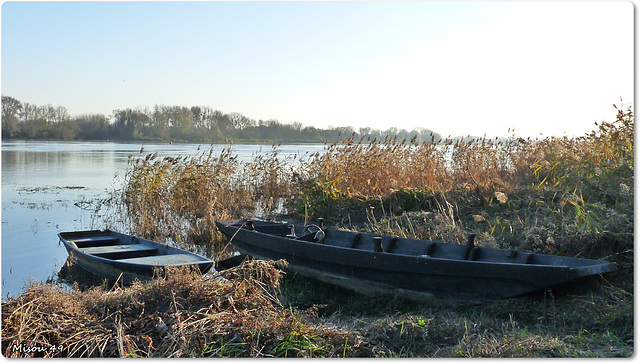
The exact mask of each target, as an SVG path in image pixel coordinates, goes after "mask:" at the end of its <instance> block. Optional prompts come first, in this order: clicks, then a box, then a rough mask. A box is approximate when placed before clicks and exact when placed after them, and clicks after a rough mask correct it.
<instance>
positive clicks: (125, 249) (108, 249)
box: [80, 244, 157, 255]
mask: <svg viewBox="0 0 640 364" xmlns="http://www.w3.org/2000/svg"><path fill="white" fill-rule="evenodd" d="M80 250H82V251H83V252H85V253H87V254H92V255H104V254H113V253H129V252H150V251H155V250H157V249H156V248H153V247H150V246H148V245H144V244H131V245H110V246H96V247H92V248H84V249H80Z"/></svg>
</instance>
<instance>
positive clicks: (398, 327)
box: [2, 108, 634, 357]
mask: <svg viewBox="0 0 640 364" xmlns="http://www.w3.org/2000/svg"><path fill="white" fill-rule="evenodd" d="M633 129H634V118H633V114H632V113H631V111H630V110H626V111H624V110H622V108H620V109H618V111H617V115H616V120H615V121H614V122H612V123H602V124H600V125H599V126H598V128H597V130H595V131H594V132H593V133H591V134H589V135H585V136H584V137H579V138H566V137H563V138H546V139H543V140H536V141H533V140H524V139H521V138H516V137H512V138H510V139H508V140H487V139H476V140H458V141H454V140H443V141H433V142H417V141H416V140H413V141H407V140H402V141H397V140H395V139H389V138H387V139H385V140H382V141H379V140H366V139H362V140H355V139H354V138H353V137H352V138H349V139H346V140H344V141H343V142H340V143H334V144H328V145H327V146H326V148H325V151H324V152H323V153H317V154H314V155H311V156H307V157H305V158H295V159H294V160H283V159H282V158H281V157H280V156H279V155H278V153H277V150H276V149H275V148H274V150H273V151H272V152H271V153H267V154H262V155H256V156H255V157H254V158H253V160H252V161H250V162H241V161H239V160H238V159H237V158H236V157H235V156H233V154H232V152H231V148H230V147H228V148H226V149H224V150H222V151H221V152H214V151H212V150H211V151H209V152H203V153H200V154H198V155H196V156H193V157H183V158H164V159H163V160H156V158H155V156H154V155H150V156H147V157H146V158H145V159H142V160H137V161H132V163H131V168H130V169H129V171H128V172H127V175H126V176H125V181H124V182H125V183H124V188H123V189H122V190H121V191H119V192H118V193H116V194H115V195H114V197H113V199H112V202H113V204H112V208H114V209H116V212H117V213H115V214H114V215H112V216H120V217H123V220H122V221H115V220H112V221H110V222H109V223H110V224H114V225H119V226H123V227H126V228H128V229H129V230H130V231H131V232H133V233H135V234H137V235H141V236H144V237H147V238H151V239H154V240H161V241H166V240H171V241H173V242H174V243H177V244H180V245H182V246H185V247H188V248H193V249H199V250H204V251H205V252H206V253H207V254H208V255H209V256H211V257H215V258H216V259H221V258H224V257H225V255H226V254H227V253H229V252H230V247H229V246H228V244H227V242H226V240H225V239H224V238H223V237H222V235H221V234H219V233H217V232H216V231H215V228H214V224H213V221H214V220H215V219H230V218H236V217H246V216H262V217H267V218H273V217H277V218H284V217H285V216H286V218H289V219H292V220H305V221H306V220H309V219H314V218H317V217H324V218H325V219H326V220H327V222H328V223H330V224H332V225H334V226H338V227H341V228H346V229H357V230H368V231H376V232H378V233H383V234H391V235H396V236H410V237H417V238H421V239H431V240H445V241H450V242H458V243H463V242H464V241H465V236H466V235H467V234H468V233H471V232H473V233H476V234H477V236H478V239H477V241H478V242H479V244H484V245H491V246H499V247H509V248H517V249H521V250H527V251H533V252H543V253H550V254H559V255H571V256H580V257H585V258H595V259H607V260H612V261H615V262H617V263H618V267H619V270H618V271H617V272H615V273H614V274H611V275H607V276H606V277H600V278H597V279H594V280H591V281H588V282H583V283H581V284H578V285H575V286H569V287H556V288H554V289H553V290H548V291H547V292H545V293H544V294H537V295H532V296H525V297H517V298H513V299H509V300H502V301H496V302H491V303H487V304H483V305H479V306H470V307H426V306H424V305H419V304H415V303H411V302H406V301H403V300H401V299H397V298H389V297H384V298H383V297H380V298H363V297H362V296H359V295H357V294H353V293H348V292H343V291H340V290H336V289H335V288H333V287H330V286H326V285H324V284H321V283H318V282H312V281H308V280H306V279H302V278H300V277H297V276H296V275H287V276H285V278H283V279H282V285H281V290H280V291H274V290H273V289H272V288H271V287H278V282H280V281H278V279H277V278H278V277H279V273H278V272H276V271H275V269H274V268H273V266H272V265H271V264H270V263H264V262H252V263H245V265H244V266H242V267H240V268H238V269H237V270H233V271H230V272H227V273H225V275H226V276H227V278H228V280H229V281H228V282H220V281H216V280H211V279H204V280H200V279H196V278H195V277H192V276H188V275H176V276H175V278H169V279H161V280H156V281H153V282H150V283H147V284H137V285H134V286H132V287H128V288H120V287H117V288H114V289H109V288H108V287H106V286H102V287H96V288H92V289H89V290H86V291H81V290H79V289H78V290H71V291H64V290H61V289H60V288H55V287H53V286H50V285H40V284H34V285H31V286H30V287H28V289H27V291H26V293H25V294H23V295H22V296H20V297H18V298H16V299H11V300H9V301H8V302H7V303H3V325H2V335H3V353H4V354H5V355H6V356H28V355H27V354H24V353H17V352H16V351H15V350H13V349H12V345H14V344H19V343H30V344H32V345H62V346H63V347H64V349H63V350H64V351H62V352H56V353H47V355H52V356H53V355H54V354H55V355H56V356H145V357H146V356H190V357H192V356H216V357H222V356H236V357H237V356H300V357H317V356H322V357H338V356H340V357H342V356H346V357H355V356H364V357H375V356H392V357H396V356H409V357H412V356H429V357H591V356H594V357H615V356H624V357H628V356H630V355H632V354H633V345H634V339H633V334H634V333H633V277H634V276H633V251H634V247H633V242H634V239H633V238H634V229H633V221H634V205H633V194H634V191H633V177H634V164H633V148H634V147H633V137H634V133H633ZM252 264H253V265H252ZM276 273H277V274H276ZM261 277H262V278H261ZM264 278H268V279H269V283H268V284H266V283H264V282H265V281H264ZM365 300H366V302H367V305H363V304H362V302H363V301H365ZM159 319H161V320H162V321H163V322H164V323H165V325H167V327H168V328H169V329H170V330H171V331H170V332H171V338H170V339H168V338H167V337H164V336H162V335H161V334H160V333H159V332H158V330H156V325H157V324H158V323H159ZM32 354H33V355H36V354H35V353H32ZM32 354H29V355H32ZM38 355H39V354H38Z"/></svg>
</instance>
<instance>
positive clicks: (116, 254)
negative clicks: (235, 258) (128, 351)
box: [58, 230, 213, 284]
mask: <svg viewBox="0 0 640 364" xmlns="http://www.w3.org/2000/svg"><path fill="white" fill-rule="evenodd" d="M58 237H59V238H60V241H61V242H62V243H63V244H64V247H65V248H66V249H67V252H68V253H69V257H70V259H71V260H72V262H73V263H74V264H76V265H78V266H79V267H80V268H83V269H85V270H87V271H89V272H91V273H93V274H95V275H97V276H99V277H102V278H107V279H112V280H118V281H120V282H122V283H124V284H131V283H132V282H133V281H134V280H136V279H139V280H141V281H145V280H149V279H151V278H153V274H154V270H155V269H157V268H159V269H164V268H166V267H181V266H190V267H197V268H198V269H199V270H200V272H201V273H203V274H204V273H206V272H207V271H208V270H210V269H211V267H212V266H213V261H211V260H209V259H207V258H205V257H202V256H199V255H197V254H193V253H190V252H188V251H185V250H182V249H178V248H175V247H171V246H169V245H166V244H160V243H157V242H154V241H151V240H146V239H142V238H138V237H135V236H131V235H126V234H121V233H117V232H115V231H110V230H86V231H73V232H61V233H59V234H58Z"/></svg>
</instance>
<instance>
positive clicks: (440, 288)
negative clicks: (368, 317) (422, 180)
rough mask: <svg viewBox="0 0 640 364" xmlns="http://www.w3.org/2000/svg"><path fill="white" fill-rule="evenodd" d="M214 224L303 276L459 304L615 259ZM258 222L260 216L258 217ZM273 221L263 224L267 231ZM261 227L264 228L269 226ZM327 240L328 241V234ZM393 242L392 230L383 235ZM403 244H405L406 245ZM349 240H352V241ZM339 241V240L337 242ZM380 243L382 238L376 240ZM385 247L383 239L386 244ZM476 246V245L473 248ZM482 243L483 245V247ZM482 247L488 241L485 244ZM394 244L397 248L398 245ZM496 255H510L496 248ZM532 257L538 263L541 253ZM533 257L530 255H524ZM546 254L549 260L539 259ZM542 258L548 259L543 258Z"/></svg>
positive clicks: (548, 282)
mask: <svg viewBox="0 0 640 364" xmlns="http://www.w3.org/2000/svg"><path fill="white" fill-rule="evenodd" d="M217 224H218V225H217V226H218V229H219V230H220V231H222V232H223V233H224V234H225V235H226V236H227V237H229V238H230V241H231V243H232V244H233V245H234V246H235V247H236V248H237V249H238V251H240V252H241V253H243V254H246V255H250V256H253V257H255V258H258V259H269V260H277V259H285V260H286V261H287V262H288V263H289V269H291V270H293V271H296V272H298V273H300V274H302V275H305V276H308V277H313V278H317V279H319V280H322V281H325V282H328V283H331V284H334V285H337V286H341V287H344V288H347V289H351V290H354V291H357V292H360V293H364V294H369V295H375V294H380V293H390V294H399V295H403V296H407V297H409V298H412V299H419V300H431V299H437V300H447V301H451V300H453V301H458V302H465V303H481V302H485V301H488V300H493V299H499V298H507V297H513V296H518V295H522V294H525V293H529V292H534V291H537V290H541V289H544V288H546V287H550V286H553V285H557V284H560V283H564V282H568V281H572V280H575V279H578V278H580V277H583V276H587V275H593V274H598V273H604V272H607V271H611V270H615V264H613V263H609V262H604V264H603V263H602V262H600V261H593V260H586V259H585V260H583V261H585V262H584V263H585V265H582V266H578V265H577V262H576V258H564V257H558V258H559V259H557V260H558V264H557V265H551V264H531V263H528V264H522V263H518V262H516V261H514V262H509V261H508V260H507V259H504V261H493V262H492V261H483V260H463V259H461V258H458V259H453V258H447V257H446V256H447V254H449V253H446V254H445V253H444V252H445V250H447V249H449V251H450V252H451V253H452V254H453V255H455V254H456V253H459V256H460V257H462V256H463V255H464V251H465V246H462V245H457V244H446V243H438V247H437V249H439V250H440V251H442V252H443V253H442V254H443V255H442V256H441V257H438V255H437V254H435V253H433V254H431V255H428V254H408V253H406V254H403V253H402V252H400V253H393V252H388V251H386V250H388V249H386V248H384V249H383V251H375V249H373V248H370V247H368V246H367V245H366V244H364V246H361V247H360V248H351V247H350V246H339V245H338V244H340V243H339V240H336V239H340V238H345V239H346V238H348V237H350V236H354V235H356V233H350V232H344V231H338V230H326V233H327V239H326V241H325V242H324V243H320V244H319V243H315V242H307V241H301V240H295V239H291V238H287V237H286V236H282V234H283V233H284V231H285V230H286V229H282V233H281V234H269V233H265V232H261V231H260V227H255V229H254V230H250V229H247V228H240V226H238V225H239V224H238V223H237V222H218V223H217ZM261 224H263V225H264V226H267V225H265V223H262V222H261ZM273 226H275V225H274V224H271V227H270V228H269V229H271V230H273ZM269 229H267V230H269ZM357 235H361V236H363V237H362V238H361V239H362V241H367V240H372V239H373V237H374V236H373V235H370V234H357ZM332 239H333V240H332ZM384 239H385V241H386V242H391V241H393V238H391V237H385V238H384ZM405 243H406V244H405ZM409 243H411V244H413V245H415V246H417V245H419V244H420V243H422V244H424V245H426V244H431V243H432V242H421V241H418V240H410V239H401V240H398V239H396V243H395V244H396V245H397V246H400V245H402V244H404V245H406V248H405V249H407V251H408V249H409ZM351 244H352V243H351ZM343 245H344V244H343ZM383 245H384V244H383ZM386 246H390V243H388V244H386ZM476 249H478V248H476ZM482 249H485V248H482ZM486 249H488V248H486ZM398 250H401V249H399V248H398ZM496 250H498V251H499V249H493V251H485V250H483V251H481V252H477V253H476V254H475V255H476V256H478V255H479V256H481V255H482V254H485V255H487V256H491V254H496V252H495V251H496ZM502 254H504V255H505V256H506V255H507V254H513V253H512V252H511V251H503V252H502ZM539 256H541V255H536V257H534V258H535V259H537V260H540V262H538V263H542V262H543V261H544V260H545V258H544V257H543V258H540V257H539ZM529 260H530V261H533V260H534V259H529ZM546 260H547V261H548V260H549V259H546ZM547 263H548V262H547Z"/></svg>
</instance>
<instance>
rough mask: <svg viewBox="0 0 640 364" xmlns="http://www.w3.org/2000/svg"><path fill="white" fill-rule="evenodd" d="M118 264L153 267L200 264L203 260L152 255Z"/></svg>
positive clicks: (191, 256) (193, 257)
mask: <svg viewBox="0 0 640 364" xmlns="http://www.w3.org/2000/svg"><path fill="white" fill-rule="evenodd" d="M118 261H119V262H126V263H136V264H149V265H155V266H167V265H180V264H190V263H202V262H205V261H204V260H202V259H200V258H198V257H195V256H193V255H190V254H168V255H154V256H150V257H139V258H126V259H118Z"/></svg>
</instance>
